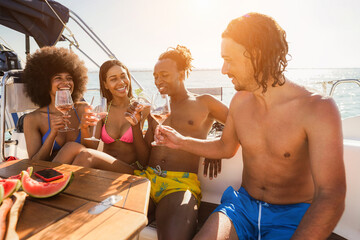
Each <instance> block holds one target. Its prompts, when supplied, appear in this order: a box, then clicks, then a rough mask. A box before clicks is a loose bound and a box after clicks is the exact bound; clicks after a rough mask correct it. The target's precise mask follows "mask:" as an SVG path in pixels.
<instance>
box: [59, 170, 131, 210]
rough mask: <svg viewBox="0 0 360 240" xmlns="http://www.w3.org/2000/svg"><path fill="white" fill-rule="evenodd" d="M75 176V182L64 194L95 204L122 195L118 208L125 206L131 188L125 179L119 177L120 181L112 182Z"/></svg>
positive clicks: (82, 175) (95, 177)
mask: <svg viewBox="0 0 360 240" xmlns="http://www.w3.org/2000/svg"><path fill="white" fill-rule="evenodd" d="M74 175H75V177H74V179H73V182H72V183H71V184H70V186H69V187H68V188H67V189H66V190H65V191H64V193H66V194H70V195H73V196H76V197H80V198H83V199H87V200H90V201H94V202H101V201H102V200H104V199H106V198H107V197H109V196H111V195H113V194H115V195H121V196H122V197H123V199H122V200H121V201H120V202H118V203H117V206H119V207H120V206H122V205H123V204H124V201H125V199H126V195H127V192H128V189H129V186H130V184H129V183H127V182H125V181H124V179H121V178H120V177H119V179H115V180H112V179H108V178H101V177H97V176H93V175H86V174H82V173H78V172H75V173H74Z"/></svg>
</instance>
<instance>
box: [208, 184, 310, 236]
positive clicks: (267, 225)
mask: <svg viewBox="0 0 360 240" xmlns="http://www.w3.org/2000/svg"><path fill="white" fill-rule="evenodd" d="M309 206H310V204H309V203H297V204H288V205H274V204H269V203H266V202H263V201H259V200H256V199H255V198H252V197H251V196H250V195H249V194H248V193H247V192H246V190H245V189H244V188H243V187H241V188H240V189H239V191H235V190H234V189H233V188H232V187H231V186H230V187H228V188H227V189H226V190H225V192H224V194H223V196H222V198H221V204H220V205H219V206H218V207H217V208H216V209H215V210H214V212H222V213H224V214H225V215H226V216H228V217H229V218H230V220H231V221H232V223H233V225H234V227H235V229H236V233H237V235H238V237H239V239H254V240H256V239H257V240H260V239H271V240H285V239H290V238H291V236H292V235H293V234H294V232H295V230H296V228H297V226H298V225H299V223H300V221H301V219H302V217H303V216H304V214H305V212H306V210H307V209H308V208H309Z"/></svg>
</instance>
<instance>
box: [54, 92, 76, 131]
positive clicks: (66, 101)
mask: <svg viewBox="0 0 360 240" xmlns="http://www.w3.org/2000/svg"><path fill="white" fill-rule="evenodd" d="M55 107H56V109H57V110H59V111H60V112H61V113H62V114H64V116H67V115H68V113H69V111H70V110H71V109H72V108H73V107H74V103H73V100H72V98H71V93H70V91H69V90H59V91H56V94H55ZM72 130H74V128H69V127H68V125H67V123H66V122H65V127H64V128H63V129H59V132H67V131H72Z"/></svg>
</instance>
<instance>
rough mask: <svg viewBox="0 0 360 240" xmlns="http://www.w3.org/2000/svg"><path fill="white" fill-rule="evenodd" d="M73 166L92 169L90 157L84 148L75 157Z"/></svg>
mask: <svg viewBox="0 0 360 240" xmlns="http://www.w3.org/2000/svg"><path fill="white" fill-rule="evenodd" d="M73 164H74V165H78V166H83V167H92V155H91V154H90V153H89V151H88V150H87V149H86V148H85V149H83V150H81V151H80V152H79V153H78V154H77V155H76V157H75V159H74V162H73Z"/></svg>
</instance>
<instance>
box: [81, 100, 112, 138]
mask: <svg viewBox="0 0 360 240" xmlns="http://www.w3.org/2000/svg"><path fill="white" fill-rule="evenodd" d="M98 101H99V102H98V104H99V105H97V106H96V107H95V108H93V109H92V112H93V113H95V118H94V120H95V122H96V123H97V122H98V121H99V120H100V119H102V118H104V117H105V116H106V115H107V99H106V98H104V97H100V98H99V99H98ZM95 132H96V125H95V126H94V128H93V132H92V136H91V137H89V138H84V139H85V140H90V141H100V139H97V138H96V137H95Z"/></svg>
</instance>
